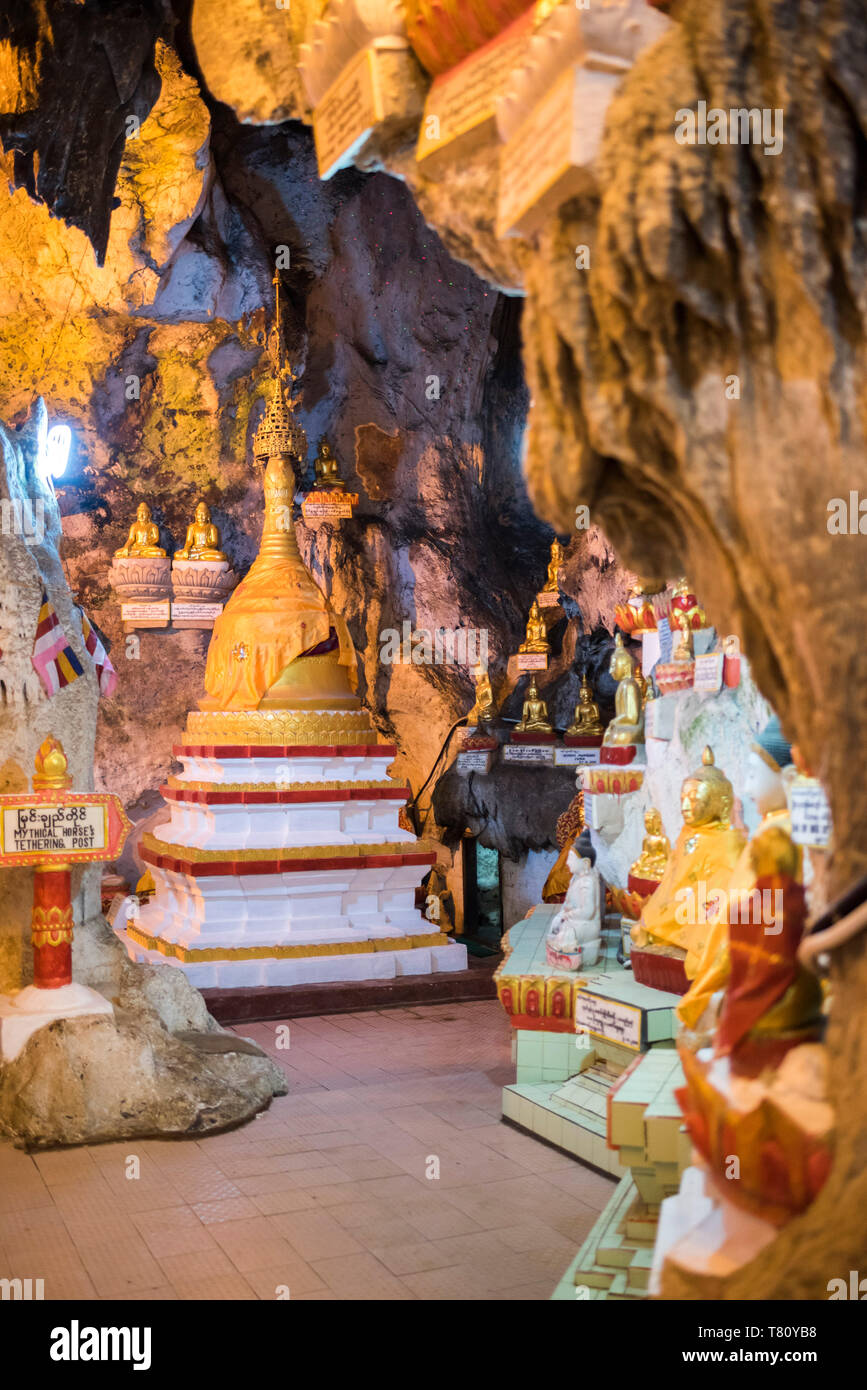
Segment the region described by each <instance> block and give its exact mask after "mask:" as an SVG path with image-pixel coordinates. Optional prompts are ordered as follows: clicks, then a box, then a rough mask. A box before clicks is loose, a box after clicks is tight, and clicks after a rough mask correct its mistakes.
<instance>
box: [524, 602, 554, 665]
mask: <svg viewBox="0 0 867 1390" xmlns="http://www.w3.org/2000/svg"><path fill="white" fill-rule="evenodd" d="M550 650H551V643H550V642H549V641H548V629H547V628H546V626H545V619H544V618H543V617H542V610H541V608H540V607H539V605H538V603H537V602H536V600H535V599H533V602H532V603H531V605H530V616H529V618H528V619H527V636H526V640H525V641H524V642H522V643H521V645H520V647H519V648H518V651H519V652H520V653H522V654H525V653H529V652H544V653H546V654H547V653H548V652H550Z"/></svg>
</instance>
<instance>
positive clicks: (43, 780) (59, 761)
mask: <svg viewBox="0 0 867 1390" xmlns="http://www.w3.org/2000/svg"><path fill="white" fill-rule="evenodd" d="M33 762H34V766H35V768H36V771H35V772H34V774H33V790H34V791H35V792H47V791H63V790H65V788H67V787H71V786H72V778H71V777H70V776H69V775H68V773H67V771H66V769H67V768H68V766H69V762H68V759H67V757H66V754H65V753H64V751H63V744H62V743H61V742H60V740H59V739H56V738H54V737H52V736H51V735H49V737H48V738H47V739H45V741H44V742H43V743H42V744H41V745H40V747H39V751H38V752H37V754H36V757H35V758H34V759H33Z"/></svg>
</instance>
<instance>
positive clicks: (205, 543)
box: [175, 502, 228, 563]
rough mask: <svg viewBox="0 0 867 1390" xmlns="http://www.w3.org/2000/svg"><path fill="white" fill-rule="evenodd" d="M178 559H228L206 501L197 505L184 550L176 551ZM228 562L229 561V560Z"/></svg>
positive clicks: (188, 529)
mask: <svg viewBox="0 0 867 1390" xmlns="http://www.w3.org/2000/svg"><path fill="white" fill-rule="evenodd" d="M175 559H176V560H226V556H225V555H224V554H223V552H222V550H221V549H220V532H219V531H218V530H217V527H216V526H215V525H214V523H213V522H212V521H211V513H210V511H209V510H208V505H207V503H206V502H200V503H199V505H198V506H197V507H196V515H195V520H194V521H191V522H190V525H189V526H188V527H187V535H186V540H185V541H184V544H183V549H182V550H176V551H175ZM227 563H228V561H227Z"/></svg>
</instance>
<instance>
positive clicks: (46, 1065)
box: [0, 1010, 287, 1149]
mask: <svg viewBox="0 0 867 1390" xmlns="http://www.w3.org/2000/svg"><path fill="white" fill-rule="evenodd" d="M211 1036H212V1035H211V1034H210V1033H203V1034H201V1035H199V1034H195V1033H192V1032H187V1033H186V1035H185V1038H184V1040H183V1041H181V1040H180V1039H178V1038H174V1037H172V1035H171V1034H170V1033H168V1032H167V1031H166V1030H165V1029H164V1028H161V1027H160V1026H159V1025H158V1024H156V1023H155V1022H154V1021H153V1020H152V1019H149V1018H147V1017H146V1016H145V1017H138V1016H136V1015H126V1014H124V1013H123V1012H122V1011H121V1010H118V1011H117V1012H116V1013H115V1016H114V1018H108V1017H105V1016H103V1015H98V1016H93V1017H89V1018H70V1019H61V1020H59V1021H58V1022H56V1023H52V1024H49V1026H48V1027H47V1028H40V1029H39V1031H38V1032H37V1033H34V1034H33V1036H32V1037H31V1039H30V1040H29V1042H28V1043H27V1045H26V1046H25V1048H24V1049H23V1051H22V1052H21V1053H19V1055H18V1056H17V1057H16V1058H15V1059H14V1061H12V1062H9V1063H7V1064H6V1065H5V1066H0V1134H2V1135H5V1136H6V1137H8V1138H11V1139H13V1140H14V1141H15V1143H16V1144H17V1145H19V1146H21V1147H26V1148H29V1149H40V1148H49V1147H54V1146H57V1145H61V1144H85V1143H87V1144H94V1143H99V1142H101V1141H105V1140H108V1139H123V1138H127V1137H133V1136H138V1137H141V1138H146V1137H148V1136H157V1135H168V1134H171V1135H188V1136H189V1137H191V1138H201V1136H202V1135H203V1134H207V1133H209V1132H211V1131H214V1130H219V1129H226V1128H227V1127H229V1126H231V1125H235V1124H238V1123H239V1122H240V1121H242V1120H248V1119H250V1118H251V1117H252V1116H253V1115H254V1114H255V1113H256V1112H257V1111H258V1110H261V1109H263V1108H264V1107H265V1106H266V1105H267V1104H268V1102H269V1101H270V1099H271V1097H272V1095H275V1094H281V1093H285V1091H286V1089H287V1083H286V1079H285V1077H284V1076H283V1073H282V1072H281V1071H280V1070H279V1068H278V1067H276V1066H275V1065H274V1063H273V1062H272V1061H271V1060H270V1058H268V1057H267V1056H266V1055H265V1053H264V1052H262V1051H261V1050H260V1049H259V1048H256V1047H255V1046H254V1045H253V1044H250V1043H249V1042H245V1040H244V1039H241V1038H237V1039H235V1038H233V1037H232V1035H230V1034H221V1035H220V1036H221V1038H224V1039H225V1040H226V1044H227V1046H228V1049H230V1050H226V1051H224V1052H222V1053H215V1052H214V1051H213V1050H212V1049H211V1048H210V1047H209V1046H208V1043H207V1039H208V1038H210V1037H211ZM199 1037H201V1038H202V1039H203V1045H201V1046H200V1045H199V1044H198V1038H199Z"/></svg>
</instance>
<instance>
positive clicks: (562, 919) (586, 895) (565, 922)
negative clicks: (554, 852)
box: [545, 849, 602, 970]
mask: <svg viewBox="0 0 867 1390" xmlns="http://www.w3.org/2000/svg"><path fill="white" fill-rule="evenodd" d="M567 862H568V864H569V868H570V869H571V871H572V878H571V881H570V883H569V887H568V889H567V890H566V898H565V901H564V903H563V906H562V907H561V908H560V911H559V912H558V913H557V915H556V917H555V918H554V920H553V921H552V923H551V926H550V928H549V930H548V936H547V939H546V942H545V953H546V955H547V957H548V962H549V964H551V965H558V966H560V968H561V969H566V970H582V969H585V968H586V967H587V966H591V965H595V964H596V962H597V961H598V959H599V953H600V949H601V945H602V882H601V879H600V877H599V874H598V873H597V871H596V870H595V869H594V868H593V865H592V864H591V862H590V860H589V859H579V857H578V855H577V854H576V853H575V850H574V849H570V851H569V855H568V861H567Z"/></svg>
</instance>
